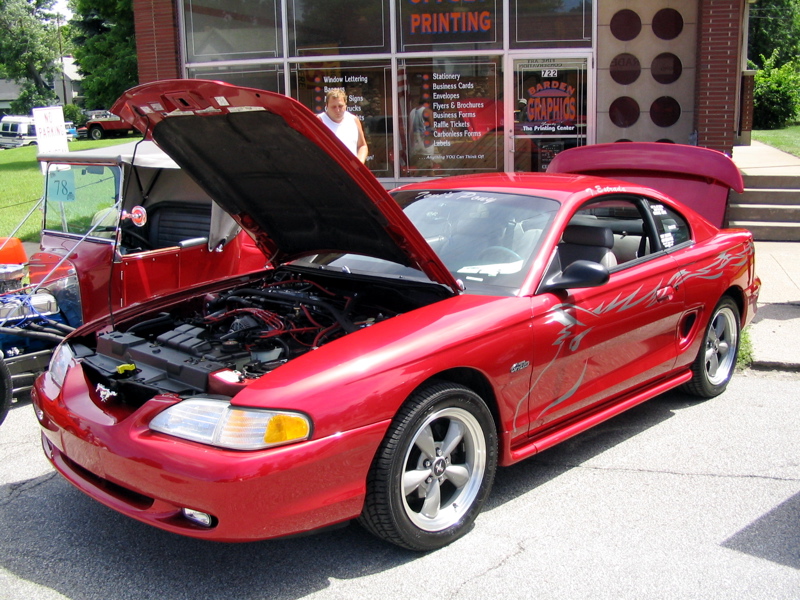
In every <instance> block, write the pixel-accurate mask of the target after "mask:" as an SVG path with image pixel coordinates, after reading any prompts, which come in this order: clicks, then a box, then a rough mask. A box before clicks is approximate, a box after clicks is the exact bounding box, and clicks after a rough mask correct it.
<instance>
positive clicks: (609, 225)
mask: <svg viewBox="0 0 800 600" xmlns="http://www.w3.org/2000/svg"><path fill="white" fill-rule="evenodd" d="M645 217H646V212H644V207H643V205H642V200H641V198H637V197H624V196H615V197H608V198H603V199H600V200H595V201H592V202H590V203H588V204H586V205H584V206H583V207H581V208H580V209H579V210H578V211H577V212H576V213H575V214H574V215H573V217H572V219H570V222H569V225H568V226H567V228H566V230H565V232H564V238H563V239H562V245H565V246H566V245H567V244H574V243H576V242H579V241H580V238H581V237H585V238H586V239H589V238H590V237H591V236H589V233H590V232H593V231H595V230H594V228H599V229H600V230H601V232H602V233H603V234H605V235H603V236H599V237H598V239H601V240H608V241H607V242H606V243H605V244H604V245H609V244H610V247H609V249H610V254H611V256H606V257H604V259H603V261H601V264H605V265H606V266H608V267H609V269H614V270H616V269H618V268H620V267H623V266H627V265H628V264H632V263H634V262H636V261H639V260H640V259H643V258H644V257H646V256H648V255H650V254H651V253H652V252H653V251H654V248H655V247H656V246H655V245H654V244H653V240H652V239H651V238H652V235H651V234H652V226H651V225H650V220H649V219H647V218H645ZM605 230H609V231H610V234H611V237H610V238H609V237H608V232H607V231H605ZM565 250H570V247H566V248H565ZM562 267H563V265H562Z"/></svg>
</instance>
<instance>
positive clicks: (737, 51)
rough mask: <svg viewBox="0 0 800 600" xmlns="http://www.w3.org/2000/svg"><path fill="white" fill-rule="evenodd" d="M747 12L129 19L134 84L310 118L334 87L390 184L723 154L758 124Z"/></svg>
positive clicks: (258, 13)
mask: <svg viewBox="0 0 800 600" xmlns="http://www.w3.org/2000/svg"><path fill="white" fill-rule="evenodd" d="M752 1H753V0H652V1H643V0H638V1H637V0H562V1H561V2H556V3H554V2H552V1H549V0H262V1H260V2H241V1H238V0H133V6H134V13H135V19H136V36H137V45H138V57H139V78H140V81H141V82H142V83H144V82H149V81H154V80H158V79H169V78H204V79H217V80H222V81H228V82H230V83H235V84H240V85H246V86H250V87H256V88H260V89H266V90H270V91H274V92H278V93H282V94H287V95H290V96H292V97H294V98H296V99H298V100H300V101H301V102H302V103H304V104H305V105H306V106H308V107H309V108H311V109H312V110H315V111H320V110H321V99H322V97H323V96H324V93H325V91H326V90H327V89H328V88H330V87H342V88H344V89H345V90H346V91H347V93H348V98H349V102H348V105H349V107H350V110H351V111H352V112H354V114H357V115H358V116H359V117H360V118H361V119H362V122H363V124H364V127H365V131H366V132H367V136H368V141H369V144H370V157H369V160H368V162H367V165H368V166H369V167H370V168H371V169H372V171H373V172H374V173H375V174H376V175H377V176H378V177H380V178H381V179H382V180H384V181H385V182H386V183H387V184H388V185H394V184H395V183H398V182H402V181H403V180H407V179H408V178H409V177H427V176H433V175H444V174H458V173H473V172H480V171H496V170H506V171H515V170H517V171H537V170H544V169H546V167H547V164H548V163H549V161H550V159H551V158H552V157H553V156H554V155H555V154H556V153H558V152H559V151H561V150H562V149H565V148H569V147H572V146H576V145H584V144H594V143H603V142H616V141H623V140H634V141H663V142H672V143H683V144H689V143H691V144H698V145H701V146H706V147H709V148H714V149H717V150H721V151H723V152H728V153H730V152H731V150H732V148H733V146H734V144H736V143H737V141H738V140H739V138H740V136H742V134H743V133H745V134H746V132H743V131H742V124H743V123H745V124H746V123H747V122H748V116H749V115H748V114H747V111H748V107H749V106H750V105H749V104H748V101H747V98H746V97H745V98H744V99H743V98H742V91H741V90H742V89H748V86H747V85H743V79H744V69H745V63H746V56H745V52H746V47H747V43H746V33H747V20H748V8H749V3H750V2H752ZM746 83H747V81H746V80H745V81H744V84H746ZM743 106H744V107H745V109H744V111H743V110H742V107H743ZM417 109H420V110H417ZM743 113H745V114H743ZM423 116H424V118H422V117H423ZM745 126H746V125H745ZM744 137H745V139H747V138H746V135H745V136H744Z"/></svg>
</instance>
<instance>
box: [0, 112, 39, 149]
mask: <svg viewBox="0 0 800 600" xmlns="http://www.w3.org/2000/svg"><path fill="white" fill-rule="evenodd" d="M35 144H36V125H34V122H33V117H17V116H14V115H7V116H5V117H3V118H2V119H0V148H17V147H18V146H30V145H35Z"/></svg>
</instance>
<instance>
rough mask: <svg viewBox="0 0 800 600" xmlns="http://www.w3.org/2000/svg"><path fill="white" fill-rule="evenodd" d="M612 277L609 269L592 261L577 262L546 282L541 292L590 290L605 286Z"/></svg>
mask: <svg viewBox="0 0 800 600" xmlns="http://www.w3.org/2000/svg"><path fill="white" fill-rule="evenodd" d="M609 277H610V275H609V272H608V269H607V268H605V267H604V266H603V265H601V264H600V263H597V262H593V261H591V260H576V261H575V262H574V263H571V264H569V265H567V268H566V269H564V270H563V271H561V272H560V273H558V274H556V275H554V276H553V277H551V278H550V279H548V280H547V281H545V282H544V285H542V288H541V290H540V291H542V292H552V291H555V290H567V289H570V288H590V287H597V286H599V285H603V284H604V283H606V282H607V281H608V278H609Z"/></svg>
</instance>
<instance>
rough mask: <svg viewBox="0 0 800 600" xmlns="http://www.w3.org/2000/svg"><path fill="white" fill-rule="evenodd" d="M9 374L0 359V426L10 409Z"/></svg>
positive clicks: (5, 365) (10, 387)
mask: <svg viewBox="0 0 800 600" xmlns="http://www.w3.org/2000/svg"><path fill="white" fill-rule="evenodd" d="M11 390H12V386H11V373H10V372H9V370H8V365H7V364H6V361H5V360H3V359H2V358H0V424H2V423H3V421H5V418H6V415H7V414H8V411H9V410H10V409H11Z"/></svg>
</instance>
